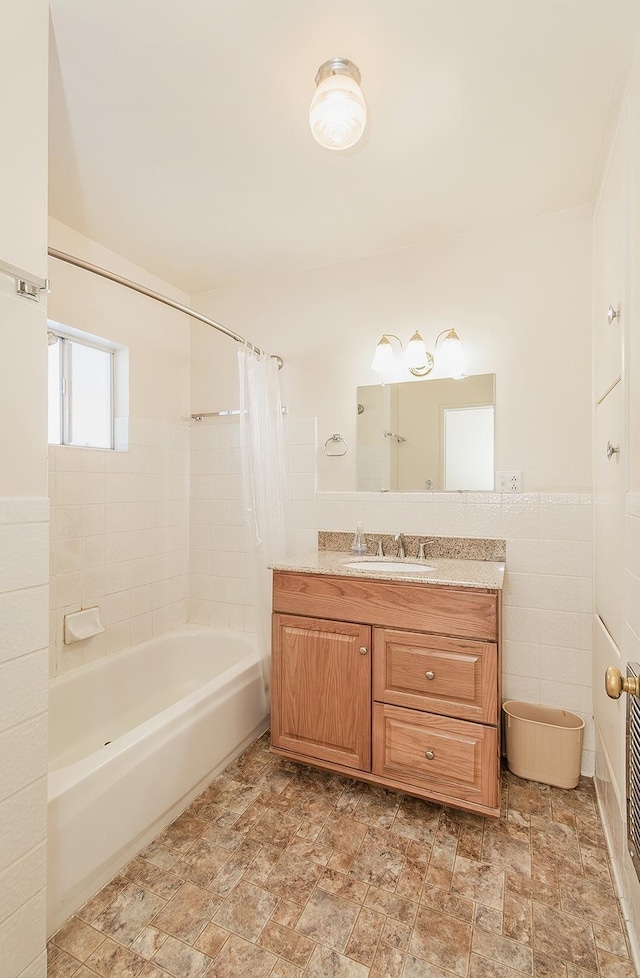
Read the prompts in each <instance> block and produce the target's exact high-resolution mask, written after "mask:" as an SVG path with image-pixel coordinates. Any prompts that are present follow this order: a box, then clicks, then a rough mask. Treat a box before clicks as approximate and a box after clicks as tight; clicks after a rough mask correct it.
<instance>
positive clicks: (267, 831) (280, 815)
mask: <svg viewBox="0 0 640 978" xmlns="http://www.w3.org/2000/svg"><path fill="white" fill-rule="evenodd" d="M299 825H300V819H299V818H296V816H295V815H289V814H287V813H286V812H276V811H273V810H272V809H271V808H267V809H266V810H265V812H264V814H263V815H262V818H261V819H260V821H259V822H258V823H257V824H256V825H254V826H253V828H252V829H250V831H249V835H250V837H251V838H252V839H255V841H256V842H259V843H260V844H261V845H271V846H276V847H277V848H279V849H284V848H285V846H286V845H287V843H289V842H290V841H291V840H292V839H293V837H294V836H295V834H296V832H297V830H298V827H299Z"/></svg>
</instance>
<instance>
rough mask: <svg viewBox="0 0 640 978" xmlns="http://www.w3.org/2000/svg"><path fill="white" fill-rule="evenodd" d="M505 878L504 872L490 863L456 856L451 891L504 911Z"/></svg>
mask: <svg viewBox="0 0 640 978" xmlns="http://www.w3.org/2000/svg"><path fill="white" fill-rule="evenodd" d="M504 876H505V874H504V871H503V870H501V869H499V868H498V867H496V866H492V865H491V864H490V863H478V862H476V861H475V860H473V859H467V858H466V856H456V861H455V865H454V868H453V880H452V883H451V891H452V893H457V894H458V895H459V896H462V897H466V898H467V899H468V900H473V901H474V902H475V903H482V904H484V905H485V907H493V909H494V910H502V901H503V897H504Z"/></svg>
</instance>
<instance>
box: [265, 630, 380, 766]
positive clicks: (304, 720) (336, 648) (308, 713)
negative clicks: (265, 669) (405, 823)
mask: <svg viewBox="0 0 640 978" xmlns="http://www.w3.org/2000/svg"><path fill="white" fill-rule="evenodd" d="M271 743H272V744H273V746H274V747H280V748H282V749H284V750H290V751H295V752H296V753H297V754H305V755H307V756H308V757H314V758H317V759H319V760H324V761H331V762H333V763H334V764H342V765H344V766H345V767H352V768H357V769H358V770H360V771H370V770H371V629H370V628H369V626H367V625H355V624H352V623H350V622H342V621H328V620H324V619H318V618H302V617H294V616H293V615H277V614H276V615H274V616H273V649H272V684H271Z"/></svg>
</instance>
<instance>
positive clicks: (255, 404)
mask: <svg viewBox="0 0 640 978" xmlns="http://www.w3.org/2000/svg"><path fill="white" fill-rule="evenodd" d="M238 367H239V375H240V377H239V379H240V447H241V456H242V505H243V512H244V522H245V527H246V532H247V554H248V562H249V573H250V578H251V584H252V596H253V601H254V606H255V610H256V628H257V632H258V644H259V649H260V661H261V665H262V676H263V680H264V686H265V689H268V688H269V679H270V667H271V572H270V571H269V570H268V569H267V568H268V565H269V564H270V563H273V562H275V561H278V560H281V559H282V558H283V557H287V556H289V555H290V554H292V553H293V520H292V517H291V504H290V499H289V480H288V474H287V459H286V445H285V435H284V423H283V420H282V400H281V395H280V376H279V374H280V371H279V369H278V363H277V360H275V359H274V358H273V357H269V356H267V355H266V354H264V353H263V354H260V355H256V354H255V353H254V352H253V351H251V350H249V349H248V348H247V347H244V348H243V349H241V350H239V351H238Z"/></svg>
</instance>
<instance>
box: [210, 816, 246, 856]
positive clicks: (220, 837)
mask: <svg viewBox="0 0 640 978" xmlns="http://www.w3.org/2000/svg"><path fill="white" fill-rule="evenodd" d="M234 824H235V823H234ZM202 838H203V840H205V841H206V842H210V843H211V845H214V846H216V847H217V848H218V849H227V850H229V851H233V850H235V849H237V848H238V846H240V845H241V844H242V842H243V840H244V835H243V834H242V832H239V831H237V829H235V828H228V827H227V826H226V825H221V824H220V822H213V824H212V825H209V826H208V828H207V830H206V832H204V833H203V835H202Z"/></svg>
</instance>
